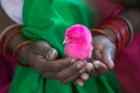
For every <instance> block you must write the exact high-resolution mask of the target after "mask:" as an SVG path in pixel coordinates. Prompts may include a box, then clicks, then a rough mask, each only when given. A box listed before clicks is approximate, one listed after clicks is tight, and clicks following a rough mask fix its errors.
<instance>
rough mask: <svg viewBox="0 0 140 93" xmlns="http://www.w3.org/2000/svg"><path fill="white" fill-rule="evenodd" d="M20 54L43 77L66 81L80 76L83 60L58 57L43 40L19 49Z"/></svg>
mask: <svg viewBox="0 0 140 93" xmlns="http://www.w3.org/2000/svg"><path fill="white" fill-rule="evenodd" d="M20 56H21V57H22V58H24V59H25V60H26V61H27V62H28V63H29V64H30V65H31V67H32V68H33V69H34V70H36V71H37V72H39V73H40V74H41V75H42V76H43V77H45V78H51V79H56V80H59V81H60V82H62V83H68V82H71V81H73V80H75V79H77V78H78V77H79V76H80V69H81V68H82V67H83V66H84V62H81V61H76V62H72V61H73V60H72V59H69V58H65V59H58V53H57V51H56V50H55V49H53V48H51V46H50V45H49V44H47V43H46V42H44V41H37V42H34V43H32V44H30V45H27V46H24V47H23V48H21V49H20Z"/></svg>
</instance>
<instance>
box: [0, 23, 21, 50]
mask: <svg viewBox="0 0 140 93" xmlns="http://www.w3.org/2000/svg"><path fill="white" fill-rule="evenodd" d="M18 26H20V25H18V24H13V25H10V26H8V27H6V28H5V29H4V30H3V31H2V32H1V33H0V50H1V51H2V43H3V38H4V37H5V35H6V34H7V33H9V31H10V29H12V28H14V27H18Z"/></svg>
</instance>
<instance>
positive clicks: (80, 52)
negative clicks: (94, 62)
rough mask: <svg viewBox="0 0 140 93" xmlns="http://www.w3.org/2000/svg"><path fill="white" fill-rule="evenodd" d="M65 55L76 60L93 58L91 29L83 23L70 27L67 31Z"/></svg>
mask: <svg viewBox="0 0 140 93" xmlns="http://www.w3.org/2000/svg"><path fill="white" fill-rule="evenodd" d="M63 43H64V44H65V49H64V51H65V55H66V56H67V57H69V58H73V59H76V60H78V59H79V60H86V59H88V58H91V56H92V50H93V42H92V35H91V32H90V30H89V29H88V28H87V27H85V26H84V25H81V24H76V25H73V26H71V27H70V28H68V29H67V30H66V32H65V40H64V42H63Z"/></svg>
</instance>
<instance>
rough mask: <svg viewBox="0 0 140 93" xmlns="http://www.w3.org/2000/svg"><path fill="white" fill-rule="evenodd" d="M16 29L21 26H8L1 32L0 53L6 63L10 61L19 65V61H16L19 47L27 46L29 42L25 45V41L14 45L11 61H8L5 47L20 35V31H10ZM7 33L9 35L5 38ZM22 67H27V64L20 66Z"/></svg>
mask: <svg viewBox="0 0 140 93" xmlns="http://www.w3.org/2000/svg"><path fill="white" fill-rule="evenodd" d="M16 27H21V25H17V24H14V25H10V26H8V27H7V28H6V29H5V30H4V31H2V33H0V52H1V54H2V55H3V56H4V58H5V59H6V60H7V61H9V62H11V60H15V63H18V64H20V62H19V61H20V60H19V59H18V56H17V54H18V51H19V49H20V48H21V47H23V46H25V45H27V44H29V41H28V43H25V42H26V41H21V42H20V44H17V45H16V47H15V49H14V52H13V55H12V59H9V53H8V51H7V47H8V45H9V44H10V43H11V42H12V40H13V39H14V38H15V37H17V36H19V35H20V34H21V31H16V30H15V31H14V30H12V29H14V28H16ZM8 33H11V34H10V35H8V36H7V37H6V35H7V34H8ZM22 42H24V44H23V43H22ZM19 45H20V46H19ZM22 65H24V66H29V65H28V64H22Z"/></svg>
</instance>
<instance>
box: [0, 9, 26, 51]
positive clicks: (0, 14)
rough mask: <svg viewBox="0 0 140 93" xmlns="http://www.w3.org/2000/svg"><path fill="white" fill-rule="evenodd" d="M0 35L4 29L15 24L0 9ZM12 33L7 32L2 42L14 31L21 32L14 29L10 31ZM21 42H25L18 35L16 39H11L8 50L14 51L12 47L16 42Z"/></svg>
mask: <svg viewBox="0 0 140 93" xmlns="http://www.w3.org/2000/svg"><path fill="white" fill-rule="evenodd" d="M0 20H1V21H0V33H1V32H2V31H4V29H5V28H6V27H8V26H10V25H12V24H16V23H15V22H13V21H12V20H11V19H10V18H9V17H8V16H7V14H6V13H5V12H4V10H3V9H2V8H1V7H0ZM11 30H12V31H9V33H8V34H6V36H5V38H4V41H5V40H6V39H7V38H8V37H9V36H10V35H11V34H12V33H13V32H15V31H17V30H21V28H15V29H11ZM21 40H25V39H24V37H22V36H21V35H18V36H16V37H14V38H13V40H12V42H10V44H9V45H8V48H10V49H11V50H13V49H14V47H15V46H16V44H17V43H18V42H20V41H21Z"/></svg>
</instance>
